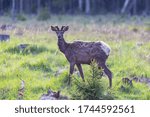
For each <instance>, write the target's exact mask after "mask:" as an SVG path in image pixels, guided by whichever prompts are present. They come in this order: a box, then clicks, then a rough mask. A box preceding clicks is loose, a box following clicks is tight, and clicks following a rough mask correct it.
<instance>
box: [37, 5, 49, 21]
mask: <svg viewBox="0 0 150 117" xmlns="http://www.w3.org/2000/svg"><path fill="white" fill-rule="evenodd" d="M37 19H38V20H39V21H45V20H48V19H50V14H49V11H48V8H43V9H41V10H40V13H39V14H38V18H37Z"/></svg>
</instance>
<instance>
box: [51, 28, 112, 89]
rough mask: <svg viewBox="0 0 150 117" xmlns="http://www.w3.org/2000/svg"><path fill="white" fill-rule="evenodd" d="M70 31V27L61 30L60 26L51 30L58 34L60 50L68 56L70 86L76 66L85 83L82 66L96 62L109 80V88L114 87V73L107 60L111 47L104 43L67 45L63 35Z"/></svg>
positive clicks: (80, 42) (74, 43)
mask: <svg viewBox="0 0 150 117" xmlns="http://www.w3.org/2000/svg"><path fill="white" fill-rule="evenodd" d="M68 29H69V26H62V27H61V28H59V27H58V26H51V30H52V31H55V32H56V34H57V38H58V47H59V50H60V51H61V52H62V53H63V54H64V55H65V56H66V58H67V60H68V61H69V63H70V72H69V80H68V83H69V84H70V80H71V75H72V74H73V71H74V67H75V65H76V66H77V68H78V70H79V72H80V75H81V77H82V79H83V81H84V74H83V71H82V66H81V64H88V65H90V64H91V62H92V60H96V62H97V64H98V67H99V68H100V67H101V68H102V69H103V70H104V72H105V74H106V75H107V76H108V78H109V87H112V72H111V71H110V70H109V69H108V67H107V66H106V60H107V58H108V56H109V54H110V50H111V49H110V47H109V46H108V45H107V44H106V43H104V42H103V41H99V42H84V41H74V42H73V43H67V42H66V41H65V39H64V37H63V35H64V32H65V31H67V30H68Z"/></svg>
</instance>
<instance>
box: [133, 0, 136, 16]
mask: <svg viewBox="0 0 150 117" xmlns="http://www.w3.org/2000/svg"><path fill="white" fill-rule="evenodd" d="M136 5H137V0H133V14H134V15H135V14H137V6H136Z"/></svg>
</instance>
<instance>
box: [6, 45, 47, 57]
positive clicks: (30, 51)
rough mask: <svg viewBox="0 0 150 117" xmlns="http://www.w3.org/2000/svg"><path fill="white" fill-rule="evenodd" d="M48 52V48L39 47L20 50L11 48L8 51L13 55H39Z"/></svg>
mask: <svg viewBox="0 0 150 117" xmlns="http://www.w3.org/2000/svg"><path fill="white" fill-rule="evenodd" d="M45 51H48V49H47V48H45V47H42V46H37V45H28V46H27V47H26V48H20V47H19V46H15V47H10V48H8V49H7V50H6V52H9V53H12V54H15V53H16V54H23V55H27V54H34V55H35V54H39V53H42V52H45Z"/></svg>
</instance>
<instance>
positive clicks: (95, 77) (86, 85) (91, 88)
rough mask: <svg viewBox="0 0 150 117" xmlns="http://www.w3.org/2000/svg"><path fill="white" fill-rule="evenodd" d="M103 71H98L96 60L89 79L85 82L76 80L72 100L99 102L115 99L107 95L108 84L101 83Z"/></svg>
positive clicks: (92, 65)
mask: <svg viewBox="0 0 150 117" xmlns="http://www.w3.org/2000/svg"><path fill="white" fill-rule="evenodd" d="M102 75H103V70H102V69H98V66H97V64H96V62H95V60H94V61H93V62H92V63H91V68H90V71H89V76H88V79H87V80H86V81H85V82H83V81H80V80H78V79H76V78H75V81H74V85H75V86H74V90H73V91H71V95H72V96H71V97H72V99H78V100H99V99H113V98H112V96H110V95H109V97H108V95H105V93H106V92H107V88H106V84H105V83H104V82H102V81H101V78H102Z"/></svg>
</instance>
